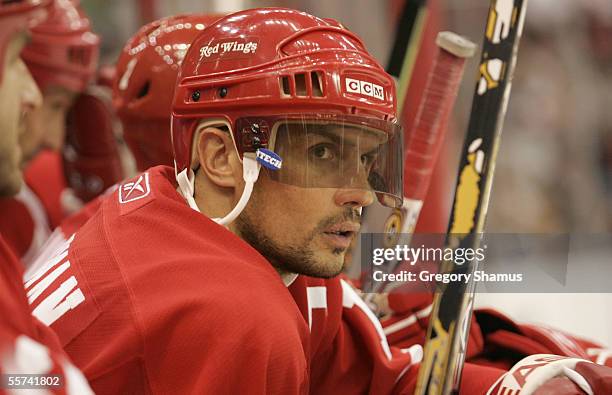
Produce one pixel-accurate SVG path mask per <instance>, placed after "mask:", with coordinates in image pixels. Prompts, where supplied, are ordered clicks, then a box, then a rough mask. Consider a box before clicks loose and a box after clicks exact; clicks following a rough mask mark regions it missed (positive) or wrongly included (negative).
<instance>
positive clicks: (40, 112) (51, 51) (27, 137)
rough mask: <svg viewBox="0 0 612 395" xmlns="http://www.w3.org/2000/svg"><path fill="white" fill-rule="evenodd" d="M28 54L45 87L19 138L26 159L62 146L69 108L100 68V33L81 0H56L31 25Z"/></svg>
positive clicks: (38, 80) (25, 56) (25, 54)
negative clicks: (33, 25)
mask: <svg viewBox="0 0 612 395" xmlns="http://www.w3.org/2000/svg"><path fill="white" fill-rule="evenodd" d="M31 36H32V38H31V41H30V43H29V44H28V45H27V46H26V47H25V48H24V50H23V52H22V55H21V56H22V57H23V60H24V61H25V63H26V65H27V66H28V68H29V69H30V71H31V73H32V76H33V77H34V79H35V80H36V83H37V84H38V86H39V87H40V90H41V91H42V93H43V104H42V106H41V107H40V108H39V109H37V110H35V111H33V112H32V113H31V114H30V115H29V116H28V117H27V133H26V134H24V135H23V138H22V139H21V140H20V144H21V147H22V150H23V153H24V160H25V161H27V160H29V159H31V158H32V157H33V156H34V155H35V154H36V152H37V151H38V150H39V149H41V148H49V149H52V150H55V151H59V150H61V148H62V146H63V144H64V137H65V133H66V129H65V121H66V113H67V112H68V110H69V109H70V106H71V105H72V103H73V101H74V98H75V97H76V95H77V94H78V93H80V92H82V91H83V90H84V89H85V87H86V86H87V84H88V83H89V81H90V80H91V79H92V77H93V76H94V74H95V72H96V67H97V64H98V50H99V44H100V39H99V37H98V36H97V35H95V34H94V33H93V32H92V31H91V26H90V22H89V19H88V18H87V17H86V16H85V15H84V14H83V11H82V10H81V8H80V6H79V1H78V0H54V1H53V5H52V8H51V12H50V13H49V16H48V18H47V19H46V20H45V21H43V22H42V23H40V24H39V25H37V26H36V27H34V28H32V29H31Z"/></svg>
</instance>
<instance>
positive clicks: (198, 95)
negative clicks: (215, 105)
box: [191, 91, 200, 101]
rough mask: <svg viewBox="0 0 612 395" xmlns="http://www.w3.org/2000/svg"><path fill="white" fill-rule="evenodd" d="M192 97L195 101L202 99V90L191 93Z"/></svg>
mask: <svg viewBox="0 0 612 395" xmlns="http://www.w3.org/2000/svg"><path fill="white" fill-rule="evenodd" d="M191 99H192V100H193V101H200V91H194V92H193V93H192V94H191Z"/></svg>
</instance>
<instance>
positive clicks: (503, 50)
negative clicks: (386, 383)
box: [416, 0, 527, 395]
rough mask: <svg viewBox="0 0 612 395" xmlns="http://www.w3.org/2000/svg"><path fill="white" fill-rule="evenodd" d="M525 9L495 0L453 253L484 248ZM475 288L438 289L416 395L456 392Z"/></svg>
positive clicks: (453, 267) (450, 269) (455, 214)
mask: <svg viewBox="0 0 612 395" xmlns="http://www.w3.org/2000/svg"><path fill="white" fill-rule="evenodd" d="M526 6H527V0H492V1H491V5H490V8H489V14H488V19H487V25H486V29H485V38H484V43H483V49H482V57H481V61H480V66H479V70H480V74H479V79H478V82H477V83H476V89H475V92H474V96H473V102H472V110H471V113H470V120H469V126H468V130H467V135H466V138H465V142H464V146H463V151H462V155H461V162H460V167H459V174H458V177H457V184H456V188H455V200H454V203H453V209H452V213H451V219H450V222H449V229H448V236H447V245H448V246H450V247H452V248H464V249H465V248H473V249H476V248H478V246H479V243H480V237H481V235H482V232H483V229H484V225H485V219H486V214H487V208H488V204H489V197H490V194H491V186H492V181H493V175H494V170H495V162H496V156H497V151H498V147H499V142H500V139H501V131H502V125H503V120H504V116H505V113H506V109H507V105H508V99H509V95H510V88H511V79H512V73H513V71H514V66H515V64H516V54H517V51H518V44H519V41H520V37H521V33H522V29H523V24H524V18H525V9H526ZM474 270H475V265H474V264H473V263H472V262H470V263H465V264H463V265H458V264H455V262H452V261H446V262H443V264H442V267H441V271H442V272H444V273H458V274H462V273H471V272H473V271H474ZM470 278H473V276H470ZM474 288H475V284H474V283H473V282H470V283H468V284H465V283H463V282H451V283H448V284H441V283H440V284H438V285H437V287H436V293H435V296H434V304H433V309H432V313H431V316H430V320H429V328H428V331H427V340H426V343H425V352H424V357H423V361H422V363H421V367H420V370H419V376H418V381H417V390H416V394H428V395H433V394H435V395H440V394H444V395H446V394H451V393H458V388H459V383H460V378H461V371H462V368H463V362H464V357H465V350H466V344H467V338H468V335H469V323H470V321H471V308H472V302H473V297H474V295H473V293H474Z"/></svg>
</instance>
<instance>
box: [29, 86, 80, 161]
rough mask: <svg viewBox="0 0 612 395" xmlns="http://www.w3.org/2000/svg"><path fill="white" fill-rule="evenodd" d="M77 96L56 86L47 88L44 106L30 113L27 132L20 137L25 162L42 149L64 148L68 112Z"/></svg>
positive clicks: (58, 149) (54, 149)
mask: <svg viewBox="0 0 612 395" xmlns="http://www.w3.org/2000/svg"><path fill="white" fill-rule="evenodd" d="M75 96H76V94H75V93H73V92H70V91H68V90H66V89H64V88H60V87H56V86H51V87H49V88H48V89H46V90H45V92H44V96H43V103H42V106H40V107H39V108H37V109H35V110H34V111H32V112H30V113H29V114H28V116H27V117H26V132H25V133H24V134H22V135H21V138H20V139H19V145H20V146H21V150H22V151H23V161H24V162H28V161H30V160H31V159H33V158H34V156H36V154H37V153H38V151H40V150H41V149H45V148H46V149H50V150H52V151H60V150H61V149H62V147H63V145H64V139H65V136H66V114H67V113H68V110H70V107H71V106H72V104H73V102H74V99H75Z"/></svg>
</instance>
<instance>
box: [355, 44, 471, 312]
mask: <svg viewBox="0 0 612 395" xmlns="http://www.w3.org/2000/svg"><path fill="white" fill-rule="evenodd" d="M436 45H437V46H438V51H437V53H436V55H435V58H434V61H433V67H432V69H431V71H430V73H429V75H428V79H427V85H426V87H425V93H424V97H423V99H422V100H421V104H420V106H419V109H418V111H417V116H416V120H415V124H414V128H413V130H412V131H411V132H410V134H409V141H408V144H407V147H406V152H405V154H404V155H405V159H404V166H405V171H404V177H405V180H404V189H405V197H404V206H403V207H402V209H400V210H399V211H400V213H399V215H398V217H397V218H393V217H390V219H388V220H387V221H388V222H389V221H397V223H398V225H396V229H395V231H396V232H397V234H398V235H401V236H402V237H404V238H407V237H409V236H408V234H409V233H411V232H412V230H413V228H414V225H415V224H416V221H417V219H418V215H419V212H420V209H421V205H422V202H423V200H424V199H425V194H426V193H427V189H428V188H429V182H430V179H431V173H432V171H433V168H434V165H435V163H436V160H437V157H438V154H439V152H440V148H441V147H442V142H443V141H444V138H445V135H446V129H447V124H448V119H449V117H450V114H451V112H452V109H453V106H454V103H455V99H456V97H457V92H458V90H459V85H460V82H461V78H462V76H463V71H464V68H465V60H466V59H467V58H469V57H471V56H473V55H474V52H475V51H476V45H475V44H474V43H472V42H470V41H468V40H466V39H464V38H463V37H461V36H458V35H456V34H454V33H451V32H442V33H439V34H438V37H437V39H436ZM400 223H401V225H400ZM386 228H392V227H391V226H387V227H386ZM391 236H393V235H391ZM385 238H386V237H385ZM393 241H394V242H397V241H399V240H393ZM401 241H402V243H406V244H408V243H409V240H401ZM385 244H391V241H385ZM386 247H388V245H386ZM398 263H399V262H397V261H393V262H390V263H389V264H388V266H387V271H389V272H392V271H393V269H394V268H395V266H396V265H397V264H398ZM369 280H371V279H369ZM364 283H365V280H364ZM386 285H387V284H385V283H382V282H375V283H372V284H371V286H370V284H369V283H368V284H365V286H364V290H367V291H368V292H370V293H369V294H368V295H367V296H366V301H368V302H369V301H370V300H371V299H372V298H373V297H374V294H375V293H376V292H380V291H383V290H384V289H385V287H386Z"/></svg>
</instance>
